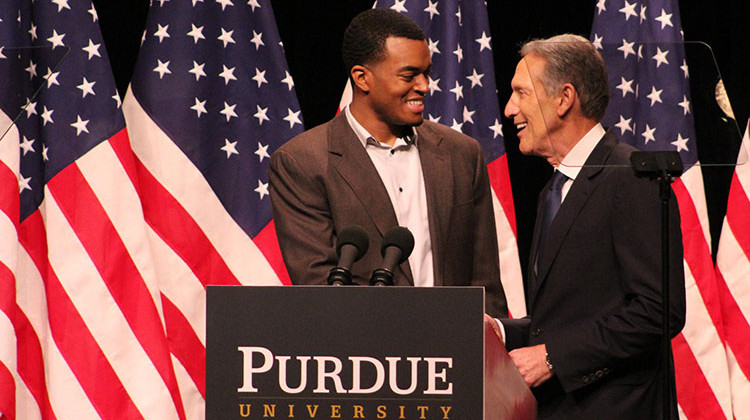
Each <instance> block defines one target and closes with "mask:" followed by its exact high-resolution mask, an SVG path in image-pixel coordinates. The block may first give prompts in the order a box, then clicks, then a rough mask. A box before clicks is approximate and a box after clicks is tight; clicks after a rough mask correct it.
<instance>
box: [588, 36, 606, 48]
mask: <svg viewBox="0 0 750 420" xmlns="http://www.w3.org/2000/svg"><path fill="white" fill-rule="evenodd" d="M603 40H604V37H603V36H599V34H594V40H593V41H592V42H591V43H592V44H594V47H596V49H597V50H603V49H604V48H603V47H602V41H603Z"/></svg>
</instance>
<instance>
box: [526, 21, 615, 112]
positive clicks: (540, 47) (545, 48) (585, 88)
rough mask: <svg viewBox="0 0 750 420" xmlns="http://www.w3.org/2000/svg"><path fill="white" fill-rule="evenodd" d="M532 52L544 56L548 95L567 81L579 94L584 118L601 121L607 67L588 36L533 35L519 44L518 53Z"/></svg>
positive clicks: (554, 92) (605, 95)
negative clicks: (544, 37) (538, 36)
mask: <svg viewBox="0 0 750 420" xmlns="http://www.w3.org/2000/svg"><path fill="white" fill-rule="evenodd" d="M530 54H531V55H535V56H538V57H540V58H543V59H545V60H546V62H547V65H546V66H545V69H544V73H543V74H542V76H541V78H542V83H543V84H544V90H545V91H546V92H547V94H548V95H554V94H556V93H558V92H559V91H560V88H562V85H563V84H565V83H571V84H572V85H573V86H574V87H575V89H576V92H577V93H578V96H579V97H580V98H581V112H582V113H583V115H584V116H585V117H586V118H590V119H593V120H595V121H601V120H602V118H604V113H605V111H606V110H607V104H608V103H609V85H608V82H607V67H606V65H605V64H604V59H603V58H602V55H601V54H600V53H599V51H597V50H596V47H594V44H592V43H591V41H589V40H588V39H586V38H584V37H582V36H579V35H573V34H564V35H557V36H554V37H552V38H547V39H535V40H532V41H529V42H527V43H525V44H524V45H523V46H522V47H521V57H526V56H527V55H530Z"/></svg>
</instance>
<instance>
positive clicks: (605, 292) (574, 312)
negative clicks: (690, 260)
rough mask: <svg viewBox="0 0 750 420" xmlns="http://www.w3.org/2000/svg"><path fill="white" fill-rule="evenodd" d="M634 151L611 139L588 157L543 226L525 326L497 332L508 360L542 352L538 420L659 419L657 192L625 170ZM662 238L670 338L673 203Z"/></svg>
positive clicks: (679, 316) (679, 278)
mask: <svg viewBox="0 0 750 420" xmlns="http://www.w3.org/2000/svg"><path fill="white" fill-rule="evenodd" d="M633 150H635V149H634V148H632V147H631V146H628V145H626V144H623V143H619V142H618V141H617V138H616V135H615V134H613V133H612V132H608V133H607V134H606V135H605V136H604V137H603V138H602V140H601V141H600V142H599V144H598V145H597V146H596V147H595V148H594V150H593V151H592V153H591V155H590V156H589V159H588V160H587V162H586V164H585V165H584V167H583V168H582V169H581V172H580V173H579V175H578V177H577V178H576V179H575V181H574V182H573V184H572V186H571V189H570V191H569V192H568V195H567V196H566V198H565V200H564V201H563V203H562V206H561V207H560V210H559V211H558V213H557V215H556V216H555V219H554V220H553V222H552V225H551V226H550V230H549V232H548V234H547V238H548V242H547V244H546V245H545V246H546V248H545V253H544V257H543V258H542V259H541V260H540V261H538V265H537V270H538V271H537V275H535V274H534V269H533V258H532V259H531V263H530V264H529V276H528V277H529V279H528V284H527V305H528V308H529V314H530V315H529V317H527V318H526V319H523V320H514V321H511V322H507V323H506V322H503V324H504V325H505V327H506V344H507V345H506V347H508V348H509V350H510V349H512V348H516V347H522V346H533V345H537V344H542V343H544V344H546V347H547V353H548V354H549V358H550V361H551V363H552V365H553V366H554V371H555V375H554V376H553V377H552V379H550V380H549V381H547V382H546V383H545V384H543V385H542V386H540V387H538V388H536V389H535V390H534V391H535V395H536V396H537V399H538V403H539V415H540V417H541V418H566V419H567V418H570V419H596V418H607V419H615V418H624V419H636V418H640V419H652V418H660V416H661V413H662V411H661V410H662V408H661V407H662V400H661V398H662V394H661V388H660V376H661V375H660V372H661V371H660V369H661V368H662V367H661V366H660V362H659V361H660V356H659V354H660V353H659V342H660V338H661V332H662V330H661V328H662V327H661V325H662V315H661V313H662V310H661V234H660V232H661V230H660V227H661V218H660V215H661V211H660V208H661V207H660V206H661V203H660V200H659V187H658V185H657V184H656V182H655V181H653V180H649V179H647V178H639V177H636V176H635V174H634V172H633V169H632V168H630V167H628V165H629V156H630V153H631V152H632V151H633ZM612 165H615V166H612ZM617 165H620V166H617ZM546 191H547V188H545V189H544V190H543V192H542V196H541V197H540V201H539V202H540V203H542V202H543V199H544V197H543V196H544V194H545V193H546ZM538 225H539V223H537V230H536V231H535V232H534V239H533V242H532V248H531V255H532V256H534V255H536V250H537V247H538V243H537V238H538V236H539V232H538ZM669 229H670V235H671V238H670V241H671V242H670V245H671V246H670V273H671V279H670V285H669V286H670V325H671V331H672V336H674V335H677V333H678V332H679V331H680V330H681V329H682V327H683V325H684V322H685V288H684V273H683V262H682V235H681V233H680V219H679V211H678V209H677V204H676V200H675V199H674V194H673V195H672V200H671V208H670V225H669ZM524 323H525V325H524ZM524 327H525V328H524ZM673 395H674V394H673ZM673 404H674V403H673Z"/></svg>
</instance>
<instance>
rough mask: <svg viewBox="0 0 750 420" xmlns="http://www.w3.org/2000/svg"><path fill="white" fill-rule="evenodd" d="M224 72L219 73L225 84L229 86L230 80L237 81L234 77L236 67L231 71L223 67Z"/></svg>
mask: <svg viewBox="0 0 750 420" xmlns="http://www.w3.org/2000/svg"><path fill="white" fill-rule="evenodd" d="M221 67H222V68H223V69H224V70H223V71H222V72H221V73H219V77H222V78H224V84H225V85H228V84H229V81H230V80H237V78H236V77H234V67H232V68H231V69H229V68H227V66H224V65H222V66H221Z"/></svg>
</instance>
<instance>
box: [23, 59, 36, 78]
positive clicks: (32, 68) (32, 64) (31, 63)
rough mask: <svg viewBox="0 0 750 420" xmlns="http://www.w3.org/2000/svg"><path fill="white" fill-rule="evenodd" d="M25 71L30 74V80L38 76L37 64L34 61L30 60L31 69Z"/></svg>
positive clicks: (27, 68)
mask: <svg viewBox="0 0 750 420" xmlns="http://www.w3.org/2000/svg"><path fill="white" fill-rule="evenodd" d="M25 70H26V71H27V72H28V73H29V80H31V79H33V78H34V76H36V64H34V62H33V61H31V60H29V67H26V69H25Z"/></svg>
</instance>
